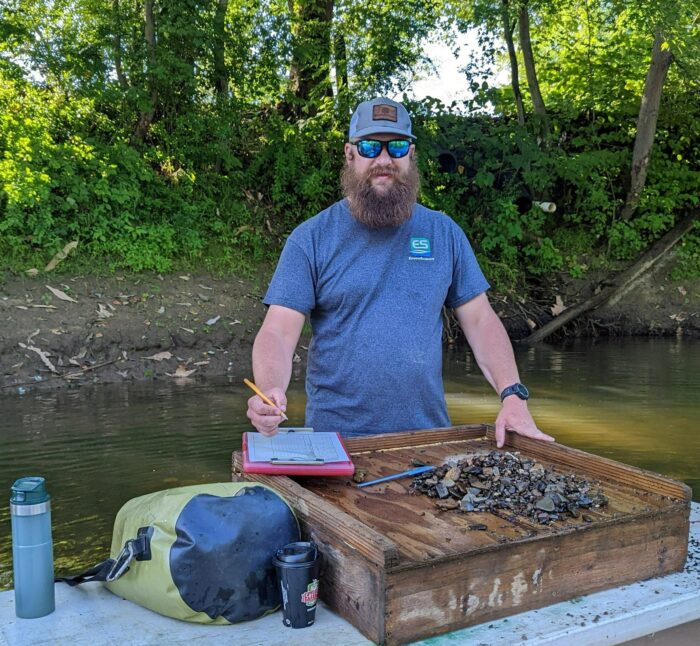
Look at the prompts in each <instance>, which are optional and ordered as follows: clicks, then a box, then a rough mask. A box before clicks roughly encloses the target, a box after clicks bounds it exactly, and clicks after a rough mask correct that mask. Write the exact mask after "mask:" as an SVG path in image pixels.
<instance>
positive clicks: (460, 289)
mask: <svg viewBox="0 0 700 646" xmlns="http://www.w3.org/2000/svg"><path fill="white" fill-rule="evenodd" d="M414 139H415V137H414V135H413V134H412V131H411V119H410V117H409V115H408V112H407V111H406V109H405V108H404V106H403V105H401V104H400V103H397V102H395V101H392V100H390V99H387V98H384V97H380V98H377V99H373V100H372V101H365V102H364V103H361V104H360V105H359V106H358V107H357V110H356V111H355V113H354V114H353V116H352V118H351V120H350V129H349V137H348V143H346V144H345V166H344V168H343V172H342V177H341V181H342V186H343V192H344V194H345V199H343V200H341V201H340V202H337V203H335V204H333V205H332V206H331V207H329V208H328V209H326V210H325V211H322V212H321V213H319V214H318V215H316V216H315V217H312V218H311V219H309V220H307V221H306V222H304V223H303V224H301V225H299V226H298V227H297V228H296V229H295V230H294V231H293V232H292V234H291V235H290V236H289V238H288V240H287V243H286V245H285V247H284V250H283V251H282V255H281V257H280V260H279V264H278V266H277V269H276V271H275V274H274V276H273V278H272V281H271V282H270V286H269V288H268V291H267V294H266V295H265V298H264V303H265V304H266V305H268V306H269V309H268V311H267V314H266V316H265V320H264V322H263V324H262V327H261V328H260V331H259V332H258V335H257V337H256V339H255V343H254V345H253V373H254V376H255V381H256V383H257V385H258V387H259V388H261V389H262V391H263V392H264V393H265V394H266V395H267V396H268V398H270V399H271V400H272V401H273V402H274V403H275V404H276V406H270V405H269V404H266V403H264V402H263V401H262V399H261V398H260V397H259V396H257V395H255V396H253V397H251V398H250V399H249V400H248V417H249V419H250V420H251V423H252V424H253V426H254V427H255V428H256V429H257V430H258V431H260V433H262V434H264V435H268V436H269V435H274V434H275V433H276V432H277V428H278V425H279V424H280V423H281V422H282V419H283V418H282V416H281V415H280V411H284V410H285V409H286V405H287V398H286V395H285V392H286V390H287V387H288V385H289V380H290V378H291V372H292V358H293V356H294V350H295V348H296V345H297V343H298V341H299V337H300V335H301V331H302V328H303V325H304V322H305V320H306V317H307V316H308V317H309V319H310V322H311V328H312V333H313V337H312V341H311V345H310V346H309V353H308V365H307V374H306V391H307V396H308V399H307V406H306V424H307V425H309V426H313V427H314V429H315V430H316V431H337V432H339V433H341V435H343V436H345V437H352V436H356V435H370V434H376V433H388V432H393V431H403V430H414V429H423V428H434V427H441V426H448V425H449V424H450V419H449V417H448V414H447V405H446V403H445V395H444V390H443V384H442V308H443V306H444V305H446V306H447V307H450V308H453V309H454V311H455V314H456V317H457V320H458V321H459V323H460V326H461V327H462V329H463V331H464V334H465V336H466V338H467V341H468V342H469V344H470V346H471V348H472V351H473V352H474V355H475V357H476V360H477V362H478V364H479V366H480V368H481V370H482V371H483V373H484V375H485V376H486V379H487V380H488V381H489V382H490V383H491V385H492V386H493V388H494V389H495V390H496V392H497V393H499V394H500V397H501V401H502V407H501V410H500V412H499V414H498V417H497V419H496V441H497V444H498V446H499V447H500V446H502V445H503V442H504V439H505V431H506V429H509V430H513V431H515V432H517V433H520V434H522V435H526V436H529V437H533V438H536V439H542V440H549V441H551V440H552V439H553V438H551V437H550V436H548V435H545V434H544V433H542V432H541V431H540V430H539V429H538V428H537V426H536V425H535V422H534V421H533V419H532V416H531V415H530V412H529V411H528V408H527V398H528V392H527V389H526V388H525V387H524V386H523V385H522V384H521V383H520V379H519V376H518V369H517V367H516V364H515V359H514V357H513V350H512V346H511V344H510V340H509V338H508V335H507V333H506V331H505V329H504V327H503V325H502V323H501V321H500V319H499V318H498V316H497V315H496V313H495V312H494V311H493V309H492V308H491V306H490V304H489V302H488V299H487V297H486V290H487V289H488V288H489V284H488V282H487V281H486V279H485V278H484V275H483V273H482V272H481V269H480V267H479V265H478V263H477V260H476V257H475V256H474V252H473V251H472V248H471V246H470V244H469V242H468V240H467V238H466V236H465V234H464V232H463V231H462V229H461V228H460V227H459V226H458V225H457V224H456V223H455V222H454V221H453V220H452V219H451V218H449V217H448V216H447V215H445V214H443V213H439V212H437V211H431V210H429V209H427V208H425V207H424V206H421V205H420V204H418V203H417V202H416V199H417V196H418V189H419V175H418V170H417V167H416V159H415V144H414V143H413V140H414Z"/></svg>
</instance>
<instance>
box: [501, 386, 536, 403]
mask: <svg viewBox="0 0 700 646" xmlns="http://www.w3.org/2000/svg"><path fill="white" fill-rule="evenodd" d="M511 395H517V396H518V397H520V399H529V398H530V391H529V390H528V389H527V388H525V386H524V385H523V384H513V385H512V386H508V388H504V389H503V391H502V392H501V401H503V400H504V399H505V398H506V397H510V396H511Z"/></svg>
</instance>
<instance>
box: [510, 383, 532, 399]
mask: <svg viewBox="0 0 700 646" xmlns="http://www.w3.org/2000/svg"><path fill="white" fill-rule="evenodd" d="M514 388H515V394H516V395H517V396H518V397H520V399H527V398H528V397H529V396H530V391H529V390H528V389H527V388H525V386H523V385H522V384H515V386H514Z"/></svg>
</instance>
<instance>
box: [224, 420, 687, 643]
mask: <svg viewBox="0 0 700 646" xmlns="http://www.w3.org/2000/svg"><path fill="white" fill-rule="evenodd" d="M345 443H346V446H347V448H348V452H349V453H350V455H351V456H352V457H353V460H354V462H355V465H356V467H358V468H363V469H366V471H367V477H368V479H369V478H375V477H381V476H383V475H387V474H389V473H394V472H397V471H401V470H403V469H406V468H408V467H409V466H410V460H411V458H412V457H415V458H420V459H423V460H425V461H426V462H428V463H431V464H441V463H442V462H444V461H445V460H446V459H448V458H450V457H458V456H459V455H462V454H465V453H473V452H477V451H479V452H480V451H488V450H493V449H495V442H494V437H493V427H492V426H490V425H485V424H477V425H465V426H457V427H451V428H446V429H430V430H424V431H412V432H405V433H392V434H386V435H379V436H368V437H360V438H350V439H347V440H345ZM503 450H507V451H520V452H521V454H522V455H523V456H526V457H529V458H533V459H536V460H538V461H540V462H542V463H543V464H544V465H545V466H547V467H550V468H554V469H556V470H558V471H560V472H561V471H563V472H567V473H568V472H574V473H576V474H577V475H580V476H584V477H587V478H588V479H595V480H596V481H597V482H598V483H599V484H600V488H601V489H602V490H603V491H604V493H605V494H606V496H607V497H608V498H609V500H610V504H609V506H608V507H607V508H601V509H598V510H592V511H591V512H590V515H589V521H590V522H584V521H583V520H582V519H581V518H579V519H569V520H566V521H557V522H554V523H552V524H551V525H548V526H542V525H537V524H536V523H533V522H531V521H528V520H527V519H515V520H514V519H512V518H510V519H509V518H506V517H505V516H497V515H495V514H492V513H475V514H463V513H458V512H454V511H448V512H441V511H439V510H438V509H437V508H436V507H435V504H434V501H433V500H431V499H429V498H427V497H426V496H422V495H411V492H410V490H409V485H410V483H411V479H410V478H407V479H404V480H395V481H392V482H388V483H385V484H381V485H375V486H373V487H367V488H363V489H358V488H357V487H355V486H354V483H353V482H352V480H351V479H350V478H325V479H324V478H295V480H292V479H291V478H288V477H286V476H267V475H262V474H243V473H242V457H241V455H240V453H239V452H236V453H234V455H233V478H234V479H235V480H238V479H246V480H255V481H258V482H263V483H265V484H268V485H270V486H272V487H274V488H275V489H277V491H279V492H280V494H281V495H282V496H284V497H285V498H286V499H287V500H288V501H289V503H290V504H291V505H292V507H293V508H294V510H295V512H296V514H297V517H298V518H299V521H300V523H301V526H302V533H303V535H304V536H305V537H307V538H311V539H313V540H314V541H316V542H317V543H318V545H319V547H320V551H321V553H322V555H323V558H324V572H323V578H322V582H321V586H320V592H321V597H322V598H323V600H324V601H325V602H326V603H327V604H328V605H329V606H331V607H332V608H333V609H334V610H336V611H337V612H338V613H339V614H340V615H341V616H343V617H344V618H345V619H347V620H348V621H349V622H351V623H352V624H353V625H355V626H356V627H357V628H358V629H359V630H360V631H361V632H362V633H363V634H364V635H366V636H367V637H368V638H369V639H371V640H372V641H374V642H376V643H380V644H383V643H388V644H399V643H404V642H407V641H413V640H417V639H422V638H425V637H429V636H432V635H437V634H440V633H443V632H447V631H451V630H456V629H458V628H462V627H465V626H468V625H472V624H477V623H481V622H484V621H489V620H492V619H496V618H498V617H503V616H505V615H508V614H513V613H516V612H522V611H525V610H530V609H533V608H538V607H541V606H544V605H548V604H551V603H555V602H558V601H562V600H565V599H570V598H573V597H576V596H579V595H581V594H587V593H590V592H594V591H597V590H602V589H605V588H610V587H614V586H619V585H622V584H625V583H631V582H632V581H638V580H641V579H645V578H649V577H653V576H659V575H662V574H667V573H670V572H674V571H677V570H680V569H682V567H683V565H684V563H685V559H686V555H687V537H688V527H689V524H688V516H689V512H690V499H691V491H690V488H689V487H687V486H686V485H684V484H683V483H681V482H677V481H675V480H672V479H670V478H666V477H664V476H661V475H658V474H655V473H651V472H649V471H644V470H641V469H637V468H635V467H630V466H627V465H624V464H621V463H619V462H615V461H613V460H608V459H606V458H600V457H597V456H594V455H591V454H589V453H585V452H583V451H578V450H576V449H571V448H568V447H565V446H562V445H560V444H556V443H544V442H535V441H533V440H529V439H528V438H524V437H520V436H517V435H514V434H508V438H507V443H506V446H505V447H504V448H503ZM477 523H478V524H484V525H486V526H487V530H486V531H472V530H470V529H469V528H470V526H473V525H475V524H477Z"/></svg>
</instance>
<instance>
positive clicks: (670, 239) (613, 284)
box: [521, 209, 700, 344]
mask: <svg viewBox="0 0 700 646" xmlns="http://www.w3.org/2000/svg"><path fill="white" fill-rule="evenodd" d="M698 216H700V209H695V210H694V211H691V212H690V213H689V214H688V215H686V216H685V217H684V218H682V219H681V220H680V221H679V222H678V223H677V224H676V225H675V226H674V227H673V229H671V230H670V231H669V232H668V233H666V235H664V236H663V237H662V238H660V239H659V240H657V241H656V242H655V243H654V244H653V245H652V246H651V248H650V249H649V250H647V251H645V252H644V253H643V254H642V255H641V256H640V257H639V258H638V259H637V260H636V261H635V262H634V264H632V265H631V266H630V267H628V268H627V269H625V271H623V272H621V273H620V274H618V275H617V276H615V277H613V279H612V280H611V281H606V283H608V286H607V287H604V288H602V289H601V290H600V291H599V292H598V293H597V294H594V295H593V296H591V297H590V298H589V299H587V300H585V301H583V302H582V303H579V304H578V305H575V306H574V307H570V308H568V309H566V310H564V311H563V312H562V313H561V314H560V315H559V316H557V317H556V318H554V319H552V320H551V321H549V323H546V324H545V325H543V326H542V327H541V328H540V329H539V330H537V331H536V332H533V333H532V334H531V335H530V336H528V337H526V338H525V339H523V340H522V341H521V343H526V344H529V343H537V342H538V341H542V340H544V339H546V338H547V337H548V336H549V335H550V334H552V332H555V331H556V330H558V329H559V328H560V327H562V326H563V325H565V324H566V323H568V322H569V321H572V320H573V319H575V318H576V317H578V316H580V315H581V314H583V313H584V312H588V311H589V310H593V309H596V308H598V307H600V306H601V305H603V303H606V302H610V304H614V303H616V302H617V301H619V300H620V299H621V298H622V297H623V296H624V295H625V294H626V293H627V292H628V291H629V290H630V289H631V288H632V287H633V285H634V283H635V282H636V281H637V280H638V279H639V278H640V277H641V276H642V275H643V274H644V273H646V272H647V271H648V270H649V269H650V268H651V267H653V266H654V265H655V264H656V263H657V262H658V261H659V260H660V259H661V258H662V257H663V256H664V254H665V253H667V252H668V251H670V250H671V249H672V248H673V247H674V245H675V244H676V243H677V242H678V241H679V240H680V239H681V238H682V237H683V236H684V235H685V234H686V233H687V232H688V231H690V229H691V228H692V227H693V226H694V225H695V222H696V220H697V218H698Z"/></svg>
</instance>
